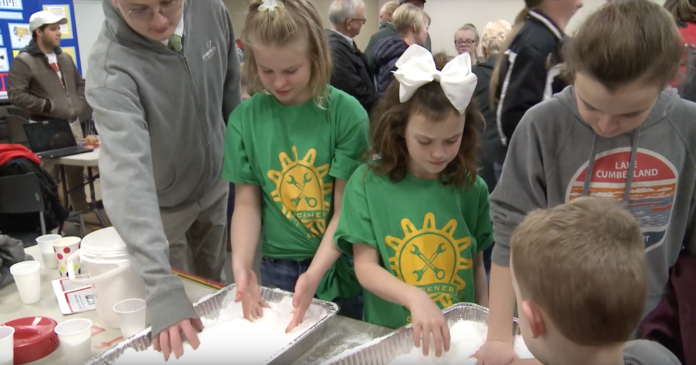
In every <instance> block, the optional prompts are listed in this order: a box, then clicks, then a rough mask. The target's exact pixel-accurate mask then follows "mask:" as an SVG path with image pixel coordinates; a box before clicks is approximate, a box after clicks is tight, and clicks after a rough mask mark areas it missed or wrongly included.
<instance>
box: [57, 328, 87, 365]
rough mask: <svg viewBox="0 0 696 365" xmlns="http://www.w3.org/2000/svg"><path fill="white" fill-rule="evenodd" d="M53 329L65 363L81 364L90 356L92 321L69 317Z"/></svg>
mask: <svg viewBox="0 0 696 365" xmlns="http://www.w3.org/2000/svg"><path fill="white" fill-rule="evenodd" d="M55 331H56V334H57V335H58V341H59V342H60V348H61V349H62V350H61V351H62V353H63V360H64V362H65V363H66V364H83V363H85V362H87V360H89V359H90V358H92V321H90V320H89V319H85V318H75V319H69V320H67V321H65V322H62V323H61V324H59V325H57V326H56V330H55Z"/></svg>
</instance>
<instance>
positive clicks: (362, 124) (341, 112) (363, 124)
mask: <svg viewBox="0 0 696 365" xmlns="http://www.w3.org/2000/svg"><path fill="white" fill-rule="evenodd" d="M335 91H336V92H334V93H332V94H333V95H332V98H331V102H332V103H333V102H335V103H336V109H335V110H332V114H333V117H334V118H336V127H337V135H336V142H335V143H336V148H335V150H334V157H333V161H332V162H331V170H329V175H331V176H333V177H335V178H337V179H342V180H348V179H349V178H350V177H351V175H353V172H354V171H355V169H357V168H358V167H359V166H360V164H361V162H362V156H363V154H364V153H365V150H367V133H368V131H367V130H368V126H369V118H368V116H367V112H366V111H365V109H363V107H362V106H361V105H360V103H359V102H358V101H357V100H356V99H355V98H354V97H352V96H350V95H348V94H345V93H343V92H342V91H339V90H335ZM344 201H345V198H344Z"/></svg>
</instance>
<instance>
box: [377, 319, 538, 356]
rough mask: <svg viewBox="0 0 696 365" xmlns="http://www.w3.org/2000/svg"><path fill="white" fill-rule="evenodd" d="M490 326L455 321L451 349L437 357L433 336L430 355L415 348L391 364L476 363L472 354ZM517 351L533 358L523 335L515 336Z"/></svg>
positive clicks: (421, 349) (451, 332) (481, 343)
mask: <svg viewBox="0 0 696 365" xmlns="http://www.w3.org/2000/svg"><path fill="white" fill-rule="evenodd" d="M487 335H488V326H486V325H485V324H483V323H478V322H473V321H461V322H457V323H455V324H454V325H453V326H452V327H451V328H450V350H449V352H446V353H443V354H442V356H440V357H436V356H435V351H434V350H433V348H434V345H433V339H432V338H431V339H430V340H431V345H430V351H429V354H428V356H423V348H422V347H421V348H414V349H413V350H411V352H409V353H408V354H405V355H401V356H397V357H396V359H394V361H392V362H391V363H389V364H390V365H413V364H433V365H450V364H452V365H455V364H456V365H476V361H477V360H476V359H475V358H472V357H471V356H473V355H475V354H476V352H478V350H479V349H480V348H481V346H483V344H484V343H485V342H486V337H487ZM514 348H515V353H516V354H517V356H519V357H520V358H521V359H533V358H534V357H533V356H532V355H531V354H530V353H529V350H528V349H527V346H526V345H525V344H524V340H523V339H522V337H521V336H515V346H514Z"/></svg>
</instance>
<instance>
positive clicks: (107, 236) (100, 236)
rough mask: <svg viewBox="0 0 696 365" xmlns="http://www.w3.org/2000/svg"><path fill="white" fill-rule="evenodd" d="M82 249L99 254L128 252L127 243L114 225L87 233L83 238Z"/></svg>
mask: <svg viewBox="0 0 696 365" xmlns="http://www.w3.org/2000/svg"><path fill="white" fill-rule="evenodd" d="M82 250H83V251H89V252H94V253H99V254H105V253H110V254H113V253H127V252H128V251H127V250H126V243H125V242H123V239H121V236H119V234H118V232H116V228H114V227H108V228H103V229H100V230H98V231H95V232H92V233H90V234H88V235H86V236H85V238H83V239H82Z"/></svg>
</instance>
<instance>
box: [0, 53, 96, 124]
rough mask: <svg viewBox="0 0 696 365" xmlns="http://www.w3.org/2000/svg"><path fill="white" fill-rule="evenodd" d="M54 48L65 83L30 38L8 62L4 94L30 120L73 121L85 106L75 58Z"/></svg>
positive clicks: (81, 81) (83, 83)
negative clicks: (5, 93) (10, 62)
mask: <svg viewBox="0 0 696 365" xmlns="http://www.w3.org/2000/svg"><path fill="white" fill-rule="evenodd" d="M55 52H56V57H57V58H58V64H59V67H60V71H61V72H62V74H63V80H65V87H63V84H62V83H61V81H60V79H59V78H58V75H57V74H56V72H55V71H54V70H53V68H52V67H51V65H49V63H48V57H46V55H45V54H44V53H43V52H42V51H41V50H40V49H39V48H38V47H37V46H36V43H35V42H34V41H33V40H32V41H31V43H29V45H28V46H27V47H25V48H24V49H22V51H21V52H20V53H19V54H18V55H17V57H15V59H14V60H13V61H12V64H11V66H10V74H9V76H8V78H7V79H8V80H7V95H8V97H9V99H10V102H11V103H12V104H14V105H16V106H18V107H20V108H22V109H24V110H26V111H27V112H28V113H29V115H30V116H31V119H32V120H36V121H42V120H47V119H67V120H68V121H73V120H75V119H77V117H78V116H80V114H81V113H82V111H83V110H84V109H85V105H86V102H85V98H84V96H85V82H84V80H83V79H82V76H80V73H79V72H78V71H77V67H76V66H75V62H74V61H73V59H72V57H71V56H70V55H69V54H67V53H65V52H62V51H61V49H60V47H59V48H56V50H55Z"/></svg>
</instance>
